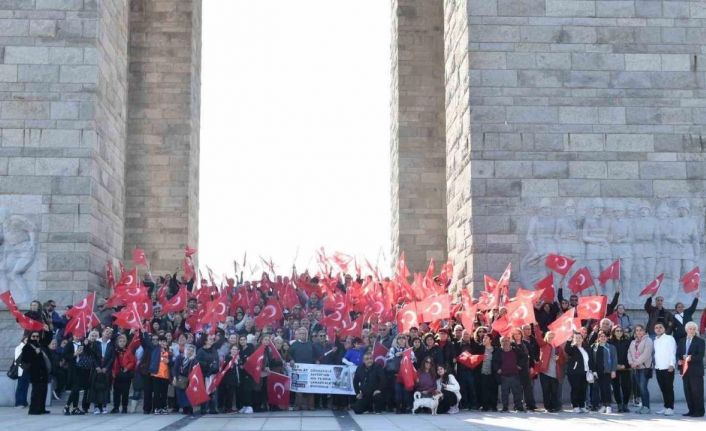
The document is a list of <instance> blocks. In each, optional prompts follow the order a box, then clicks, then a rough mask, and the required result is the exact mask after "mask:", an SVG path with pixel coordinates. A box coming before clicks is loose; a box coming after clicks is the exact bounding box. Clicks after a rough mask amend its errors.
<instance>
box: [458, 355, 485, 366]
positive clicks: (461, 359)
mask: <svg viewBox="0 0 706 431" xmlns="http://www.w3.org/2000/svg"><path fill="white" fill-rule="evenodd" d="M484 357H485V355H473V354H471V352H462V353H461V354H460V355H458V356H457V357H456V362H458V363H460V364H463V365H465V366H466V367H468V368H470V369H476V368H478V366H479V365H480V364H482V363H483V359H484Z"/></svg>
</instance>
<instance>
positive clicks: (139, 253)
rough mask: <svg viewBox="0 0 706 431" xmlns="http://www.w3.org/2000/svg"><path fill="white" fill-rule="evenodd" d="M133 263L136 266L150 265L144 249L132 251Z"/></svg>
mask: <svg viewBox="0 0 706 431" xmlns="http://www.w3.org/2000/svg"><path fill="white" fill-rule="evenodd" d="M132 263H134V264H135V265H144V266H149V263H148V262H147V255H146V254H145V251H144V250H143V249H141V248H136V249H134V250H133V251H132Z"/></svg>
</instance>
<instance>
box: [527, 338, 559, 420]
mask: <svg viewBox="0 0 706 431" xmlns="http://www.w3.org/2000/svg"><path fill="white" fill-rule="evenodd" d="M534 330H535V338H536V339H537V344H538V345H539V362H537V364H536V365H535V367H536V368H535V370H536V371H537V372H538V373H539V381H540V383H541V385H542V399H543V400H544V408H545V409H546V410H547V411H548V412H550V413H555V412H559V411H561V393H560V392H559V383H560V382H561V381H562V380H563V379H564V364H565V363H566V353H565V352H564V349H562V348H561V347H554V346H552V344H551V342H552V339H554V333H553V332H551V331H548V332H547V333H546V334H545V335H544V337H542V333H541V331H540V330H539V328H538V327H537V326H535V327H534Z"/></svg>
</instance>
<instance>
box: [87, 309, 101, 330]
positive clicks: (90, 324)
mask: <svg viewBox="0 0 706 431" xmlns="http://www.w3.org/2000/svg"><path fill="white" fill-rule="evenodd" d="M100 324H101V320H100V319H99V318H98V315H97V314H96V313H91V314H86V327H87V328H88V329H89V330H91V329H93V328H95V327H96V326H98V325H100Z"/></svg>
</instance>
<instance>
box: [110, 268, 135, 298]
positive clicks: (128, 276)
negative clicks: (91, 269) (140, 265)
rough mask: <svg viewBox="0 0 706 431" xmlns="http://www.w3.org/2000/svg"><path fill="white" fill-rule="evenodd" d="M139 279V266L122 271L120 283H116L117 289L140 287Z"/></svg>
mask: <svg viewBox="0 0 706 431" xmlns="http://www.w3.org/2000/svg"><path fill="white" fill-rule="evenodd" d="M137 280H138V278H137V268H133V269H131V270H130V271H122V272H121V273H120V280H118V284H116V285H115V291H116V292H117V291H119V290H126V289H137V288H138V287H139V285H138V284H137Z"/></svg>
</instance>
